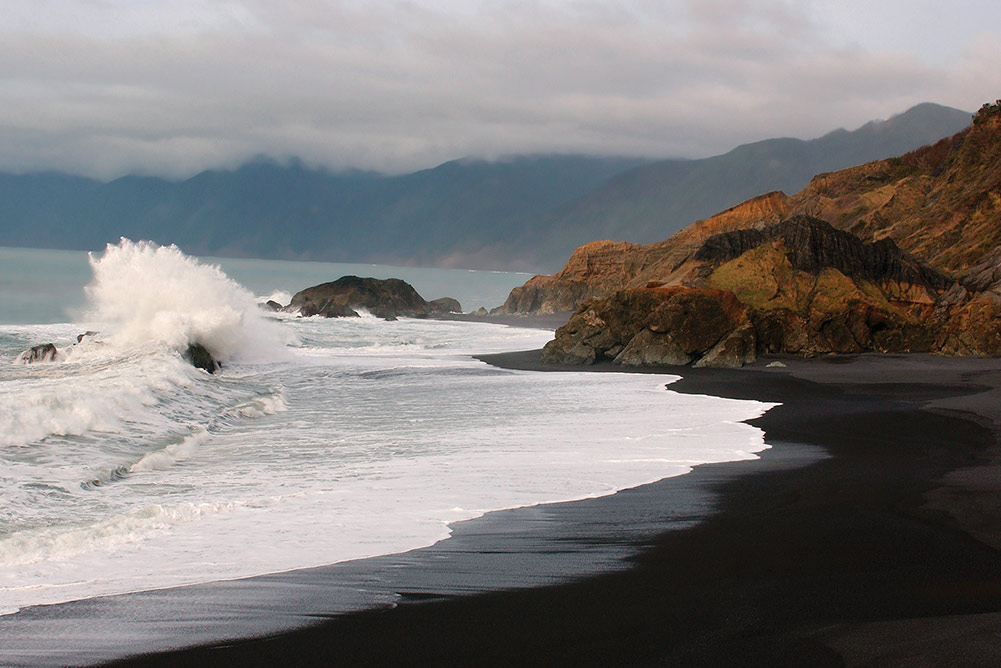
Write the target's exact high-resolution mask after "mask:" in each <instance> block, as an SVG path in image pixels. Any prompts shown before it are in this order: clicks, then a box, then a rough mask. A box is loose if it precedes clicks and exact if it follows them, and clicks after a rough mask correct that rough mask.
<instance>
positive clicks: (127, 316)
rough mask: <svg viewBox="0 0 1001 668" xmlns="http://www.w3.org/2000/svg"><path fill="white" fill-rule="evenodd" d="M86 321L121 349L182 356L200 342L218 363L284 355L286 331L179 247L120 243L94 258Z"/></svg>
mask: <svg viewBox="0 0 1001 668" xmlns="http://www.w3.org/2000/svg"><path fill="white" fill-rule="evenodd" d="M90 264H91V268H92V269H93V271H94V280H93V282H92V283H91V284H90V285H89V286H87V288H86V293H87V298H88V301H89V303H90V305H91V309H90V311H89V313H88V316H89V318H90V319H91V320H93V321H95V322H97V323H103V324H105V325H106V326H107V328H108V329H109V330H110V340H111V341H112V342H113V343H114V344H115V345H118V346H138V345H144V344H148V343H154V342H155V343H160V344H163V345H166V346H169V347H170V348H173V349H174V350H177V351H183V350H184V349H186V348H187V346H188V345H189V344H193V343H200V344H201V345H203V346H205V348H206V349H207V350H208V351H209V352H210V353H211V354H212V355H213V357H215V358H216V359H220V360H225V361H232V360H241V361H254V362H258V361H268V360H273V359H275V358H276V357H278V356H280V355H282V354H283V353H284V349H285V346H284V343H283V341H282V339H281V331H280V330H279V329H278V328H277V327H276V326H275V325H274V324H273V323H270V322H268V321H266V320H265V318H264V317H263V315H262V313H261V311H260V309H259V308H258V306H257V299H256V298H255V297H254V295H253V294H251V293H250V292H249V291H248V290H246V289H244V288H243V287H241V286H240V285H239V284H238V283H236V282H235V281H233V280H232V279H230V278H229V277H227V276H226V274H224V273H223V272H222V270H221V269H220V268H219V267H217V266H213V265H205V264H201V263H200V262H198V260H196V259H194V258H192V257H188V256H186V255H184V253H182V252H181V251H180V250H179V249H178V248H177V247H176V246H173V245H171V246H159V245H157V244H154V243H151V242H146V241H140V242H133V241H130V240H128V239H124V238H123V239H122V240H121V241H120V242H119V243H118V244H116V245H112V244H108V246H107V248H106V249H105V251H104V254H103V255H101V256H100V257H95V256H94V255H93V254H91V256H90Z"/></svg>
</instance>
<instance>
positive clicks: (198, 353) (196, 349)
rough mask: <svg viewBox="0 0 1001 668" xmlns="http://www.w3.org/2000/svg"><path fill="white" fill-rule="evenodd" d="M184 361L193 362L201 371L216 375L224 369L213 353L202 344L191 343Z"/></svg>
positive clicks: (185, 353) (185, 352)
mask: <svg viewBox="0 0 1001 668" xmlns="http://www.w3.org/2000/svg"><path fill="white" fill-rule="evenodd" d="M184 359H186V360H188V361H189V362H191V364H192V365H193V366H196V367H198V368H199V369H205V370H206V371H208V372H209V373H215V372H216V371H218V370H219V369H221V368H222V364H220V363H219V362H217V361H216V360H215V358H214V357H212V353H210V352H209V351H208V350H207V349H206V348H205V346H203V345H202V344H200V343H191V344H189V345H188V349H187V350H185V351H184Z"/></svg>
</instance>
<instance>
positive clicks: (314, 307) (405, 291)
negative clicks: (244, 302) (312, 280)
mask: <svg viewBox="0 0 1001 668" xmlns="http://www.w3.org/2000/svg"><path fill="white" fill-rule="evenodd" d="M355 309H364V310H366V311H368V312H369V313H371V314H372V315H374V316H376V317H377V318H396V317H408V318H426V317H428V316H429V315H431V314H432V308H431V306H430V305H429V304H428V303H427V302H426V301H424V298H423V297H421V296H420V295H419V294H417V291H416V290H414V288H413V286H412V285H410V284H409V283H406V282H405V281H402V280H400V279H398V278H387V279H379V278H359V277H358V276H342V277H341V278H339V279H337V280H336V281H333V282H332V283H323V284H321V285H315V286H313V287H311V288H306V289H305V290H302V291H301V292H298V293H296V294H295V296H293V297H292V302H291V303H290V304H289V305H288V307H286V308H285V310H286V311H288V312H291V313H299V314H300V315H303V316H311V315H322V316H324V317H327V318H343V317H352V316H353V317H357V316H358V313H357V311H356V310H355Z"/></svg>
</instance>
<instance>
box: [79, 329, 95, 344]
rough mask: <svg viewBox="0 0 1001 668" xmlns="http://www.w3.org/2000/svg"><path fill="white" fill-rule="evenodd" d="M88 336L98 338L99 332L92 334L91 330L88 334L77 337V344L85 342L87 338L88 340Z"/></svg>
mask: <svg viewBox="0 0 1001 668" xmlns="http://www.w3.org/2000/svg"><path fill="white" fill-rule="evenodd" d="M88 336H97V332H92V331H90V330H87V331H86V332H84V333H83V334H77V337H76V342H77V343H81V342H83V340H84V339H85V338H87V337H88Z"/></svg>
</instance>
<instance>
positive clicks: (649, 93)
mask: <svg viewBox="0 0 1001 668" xmlns="http://www.w3.org/2000/svg"><path fill="white" fill-rule="evenodd" d="M11 4H18V5H19V6H21V5H24V6H27V3H11ZM171 4H172V6H171V8H170V9H171V11H166V10H165V9H161V8H160V6H161V3H124V2H118V1H111V0H105V1H104V2H92V3H80V2H55V1H53V0H45V1H44V2H39V3H32V4H31V9H25V8H24V6H21V8H20V9H19V10H18V11H15V12H13V13H12V15H11V17H10V19H9V20H7V21H5V23H4V25H3V27H0V36H2V39H0V169H3V170H9V171H24V170H34V169H43V168H56V169H63V170H68V171H74V172H82V173H89V174H95V175H99V176H103V177H110V176H115V175H119V174H122V173H126V172H146V173H157V174H168V175H175V176H182V175H187V174H190V173H192V172H194V171H197V170H199V169H202V168H205V167H209V166H220V165H232V164H236V163H238V162H240V161H242V160H245V159H247V158H248V157H250V156H253V155H257V154H261V153H264V154H269V155H273V156H276V157H286V156H291V155H298V156H300V157H302V158H303V159H305V160H306V161H307V162H311V163H314V164H320V165H325V166H329V167H332V168H341V167H361V168H374V169H380V170H385V171H405V170H410V169H417V168H421V167H427V166H430V165H433V164H436V163H438V162H441V161H444V160H447V159H451V158H455V157H460V156H465V155H478V156H487V157H490V156H499V155H505V154H512V153H521V152H535V153H539V152H580V153H602V154H620V155H624V154H630V155H646V156H651V157H667V156H690V157H697V156H704V155H710V154H713V153H718V152H722V151H725V150H728V149H730V148H732V147H733V146H735V145H736V144H738V143H742V142H747V141H754V140H757V139H763V138H766V137H771V136H780V135H792V136H803V137H810V136H817V135H819V134H823V133H824V132H826V131H828V130H830V129H833V128H835V127H838V126H842V125H846V126H849V127H853V126H857V125H861V124H862V123H864V122H865V121H867V120H870V119H871V118H875V117H885V116H888V115H889V114H891V113H895V112H899V111H903V110H904V109H906V108H907V107H909V106H911V105H913V104H915V103H917V102H921V101H925V100H931V101H937V102H941V103H945V104H954V105H957V106H963V105H965V106H966V107H967V108H971V109H973V108H976V107H977V106H979V103H980V102H982V101H985V100H987V99H991V98H992V97H998V94H997V93H996V91H997V90H999V88H998V84H1001V81H999V77H998V75H997V74H996V73H994V72H993V70H992V69H991V67H990V66H991V65H992V61H991V58H990V57H989V54H990V53H991V49H994V51H993V53H997V50H996V49H997V45H998V42H997V35H991V34H986V35H982V36H980V37H978V39H977V40H976V41H974V42H973V43H972V44H970V45H969V46H968V48H966V49H965V50H964V51H962V56H961V57H958V58H956V59H955V60H954V61H953V62H952V63H941V64H937V65H936V64H929V63H928V62H927V60H926V59H923V58H921V57H919V56H918V55H916V54H914V53H909V52H907V51H901V50H896V51H892V52H890V51H882V50H879V49H873V48H869V47H866V46H863V45H859V44H846V43H845V40H844V39H842V37H843V36H841V35H832V34H831V33H830V29H829V26H827V25H826V24H824V23H823V22H818V20H817V18H816V17H815V16H814V15H813V14H811V13H810V12H809V11H808V10H803V9H801V8H800V4H797V3H791V2H741V1H738V0H711V1H708V2H707V1H702V2H697V1H695V0H692V1H691V2H673V3H671V2H656V1H650V0H633V1H631V2H619V3H611V2H595V1H586V0H581V1H578V2H557V1H555V0H553V1H549V2H527V1H524V0H507V1H505V2H490V3H488V2H481V3H477V2H467V3H455V4H452V5H448V4H442V3H441V2H436V3H431V2H427V1H423V0H421V1H411V2H405V1H396V2H385V1H374V2H324V1H322V0H304V1H301V2H296V3H290V4H288V3H287V4H285V5H279V4H276V3H272V2H265V1H264V0H243V1H242V2H235V1H233V2H218V3H201V2H192V1H187V2H183V3H178V4H176V5H175V4H174V3H171ZM43 12H48V13H47V14H46V13H43ZM40 16H57V17H58V18H56V19H50V18H46V19H44V20H43V19H40V18H38V17H40ZM981 98H983V99H982V100H981Z"/></svg>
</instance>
